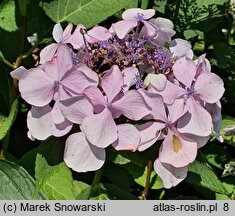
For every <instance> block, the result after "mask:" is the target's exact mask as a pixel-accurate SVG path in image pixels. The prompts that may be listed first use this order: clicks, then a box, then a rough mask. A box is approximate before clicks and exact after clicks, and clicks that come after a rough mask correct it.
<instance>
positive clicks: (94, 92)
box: [84, 86, 107, 107]
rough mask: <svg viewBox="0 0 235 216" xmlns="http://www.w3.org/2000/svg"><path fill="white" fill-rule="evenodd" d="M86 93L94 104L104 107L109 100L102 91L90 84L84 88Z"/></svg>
mask: <svg viewBox="0 0 235 216" xmlns="http://www.w3.org/2000/svg"><path fill="white" fill-rule="evenodd" d="M84 94H85V95H87V97H88V98H89V99H90V100H91V102H92V104H93V105H94V106H102V107H104V106H105V105H106V104H107V101H106V99H105V97H104V95H103V94H102V92H101V91H100V90H99V89H98V88H97V87H95V86H90V87H88V88H86V89H85V90H84Z"/></svg>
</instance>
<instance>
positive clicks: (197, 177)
mask: <svg viewBox="0 0 235 216" xmlns="http://www.w3.org/2000/svg"><path fill="white" fill-rule="evenodd" d="M186 180H187V182H188V183H190V184H192V185H195V186H199V187H202V188H205V189H209V190H211V191H213V192H216V193H220V194H229V192H228V191H227V190H226V188H225V187H224V186H223V184H222V182H221V181H220V180H219V179H218V177H217V176H216V174H215V173H214V172H213V170H212V169H211V168H209V166H208V165H207V164H206V163H205V162H199V161H197V160H196V161H194V162H193V163H192V164H190V165H189V173H188V176H187V178H186Z"/></svg>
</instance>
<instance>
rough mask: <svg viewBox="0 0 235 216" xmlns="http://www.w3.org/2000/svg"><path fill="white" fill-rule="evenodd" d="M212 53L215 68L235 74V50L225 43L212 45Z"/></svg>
mask: <svg viewBox="0 0 235 216" xmlns="http://www.w3.org/2000/svg"><path fill="white" fill-rule="evenodd" d="M214 52H215V55H216V59H217V66H218V67H219V68H223V69H225V70H227V71H228V72H229V73H231V72H233V73H235V62H234V61H233V59H234V58H235V50H234V49H232V48H231V47H230V46H228V45H226V44H225V43H214Z"/></svg>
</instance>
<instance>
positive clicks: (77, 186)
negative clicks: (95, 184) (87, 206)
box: [73, 180, 91, 200]
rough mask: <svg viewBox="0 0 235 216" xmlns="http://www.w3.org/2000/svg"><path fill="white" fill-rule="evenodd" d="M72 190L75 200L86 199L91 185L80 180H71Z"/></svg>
mask: <svg viewBox="0 0 235 216" xmlns="http://www.w3.org/2000/svg"><path fill="white" fill-rule="evenodd" d="M73 186H74V191H75V196H76V200H78V199H79V200H87V199H88V198H89V193H90V189H91V186H90V185H88V184H86V183H85V182H82V181H76V180H74V181H73Z"/></svg>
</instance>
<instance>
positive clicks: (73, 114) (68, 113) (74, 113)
mask: <svg viewBox="0 0 235 216" xmlns="http://www.w3.org/2000/svg"><path fill="white" fill-rule="evenodd" d="M59 106H60V109H61V112H62V113H63V115H64V116H65V117H66V118H67V119H68V120H69V121H71V122H73V123H76V124H81V123H82V120H83V119H84V118H85V117H86V116H89V115H92V114H93V106H92V104H91V102H90V101H89V100H88V98H87V97H86V96H85V95H80V96H76V97H72V98H69V99H67V100H64V101H60V104H59Z"/></svg>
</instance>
